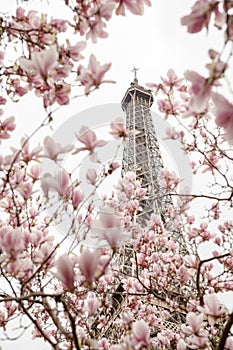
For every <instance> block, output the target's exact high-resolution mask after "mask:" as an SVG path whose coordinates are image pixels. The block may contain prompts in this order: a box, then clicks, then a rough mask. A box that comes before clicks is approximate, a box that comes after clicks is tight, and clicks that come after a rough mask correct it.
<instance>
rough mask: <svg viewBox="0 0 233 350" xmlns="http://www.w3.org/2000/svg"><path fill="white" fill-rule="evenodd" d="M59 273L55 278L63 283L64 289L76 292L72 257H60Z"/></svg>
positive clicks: (57, 264)
mask: <svg viewBox="0 0 233 350" xmlns="http://www.w3.org/2000/svg"><path fill="white" fill-rule="evenodd" d="M56 267H57V272H56V274H55V276H56V277H57V278H58V279H59V280H60V281H61V282H62V284H63V285H64V287H65V288H66V289H67V290H69V291H73V290H74V280H75V278H74V267H73V263H72V261H71V259H70V257H69V256H68V255H67V254H63V255H62V256H60V257H59V258H58V260H57V262H56Z"/></svg>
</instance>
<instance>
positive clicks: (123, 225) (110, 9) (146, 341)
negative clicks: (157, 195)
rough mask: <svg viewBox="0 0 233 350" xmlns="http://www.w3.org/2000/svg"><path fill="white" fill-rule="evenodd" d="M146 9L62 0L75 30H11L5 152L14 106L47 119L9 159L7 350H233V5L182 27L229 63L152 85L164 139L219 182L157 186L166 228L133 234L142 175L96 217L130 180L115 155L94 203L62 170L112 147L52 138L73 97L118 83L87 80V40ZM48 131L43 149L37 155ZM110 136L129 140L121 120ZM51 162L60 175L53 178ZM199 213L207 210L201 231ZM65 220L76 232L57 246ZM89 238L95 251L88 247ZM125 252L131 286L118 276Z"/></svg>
mask: <svg viewBox="0 0 233 350" xmlns="http://www.w3.org/2000/svg"><path fill="white" fill-rule="evenodd" d="M61 4H62V2H61ZM23 5H24V4H23V3H22V6H23ZM145 5H148V6H150V5H151V4H150V1H149V0H130V1H129V0H111V1H107V0H101V1H100V0H96V1H95V0H87V1H78V0H77V1H71V0H70V1H69V0H65V1H64V3H63V6H64V7H65V8H66V9H67V10H68V11H70V14H71V16H70V18H69V20H64V19H57V18H49V16H48V15H46V14H41V13H38V12H36V11H32V10H30V11H29V10H27V9H24V8H23V7H20V6H19V7H18V8H17V9H16V12H15V13H14V14H12V15H9V14H2V16H1V43H0V44H1V52H0V58H1V68H0V71H1V97H0V103H1V105H2V108H1V117H0V118H1V119H0V123H1V124H0V125H1V127H0V139H1V145H2V146H3V147H4V142H8V141H9V140H8V141H6V139H10V138H11V137H12V135H13V133H14V129H15V127H16V123H17V122H19V121H18V119H17V115H15V116H14V117H13V116H8V115H7V104H8V103H9V101H10V100H11V101H13V102H15V103H17V101H19V100H20V101H21V100H22V98H23V97H24V96H25V95H27V94H32V93H35V94H36V96H37V97H38V99H40V101H41V103H42V105H43V108H44V115H43V116H41V118H42V119H41V124H40V126H39V127H38V128H37V129H36V130H35V131H34V132H33V134H32V135H30V136H28V137H23V138H22V140H21V148H20V149H18V148H15V147H11V151H10V152H9V154H5V153H2V154H1V155H0V174H1V176H0V191H1V200H0V207H1V220H0V251H1V256H0V269H1V291H0V324H1V328H2V338H3V337H4V338H5V339H6V340H10V339H18V337H20V336H21V335H22V334H23V333H24V331H25V330H26V329H27V328H30V329H31V334H32V337H33V338H42V339H43V340H44V341H45V342H46V343H47V344H48V346H49V347H50V348H52V349H112V350H118V349H135V350H136V349H147V348H148V349H173V348H174V349H175V348H177V349H179V350H185V349H233V336H232V333H231V328H232V324H233V309H230V308H229V307H228V308H227V307H226V306H225V304H224V302H223V300H224V298H220V297H222V295H224V293H226V292H230V291H233V274H232V269H233V257H232V249H233V246H232V244H233V238H232V229H233V223H232V221H231V220H230V218H231V215H232V212H231V210H232V197H233V182H232V164H231V162H232V159H233V154H232V148H231V145H232V143H233V104H232V103H231V102H230V100H231V93H232V87H231V76H230V74H231V59H232V40H233V15H232V13H233V2H232V1H230V0H224V1H223V0H222V1H220V0H219V1H217V0H198V1H196V3H194V5H193V7H192V9H191V10H190V14H188V15H187V16H185V17H183V18H182V19H181V24H182V25H184V26H186V27H187V30H188V32H189V33H191V34H195V33H197V32H200V31H201V30H206V31H207V32H208V31H211V30H212V29H213V28H212V27H213V26H216V27H217V28H218V30H219V31H221V33H222V48H221V50H220V51H219V52H216V51H214V50H213V49H211V48H210V50H209V60H208V62H206V75H205V76H202V75H200V74H199V73H197V72H194V71H191V70H190V71H187V72H186V73H185V75H184V76H183V77H177V75H176V74H175V72H174V71H173V70H169V71H168V73H167V76H166V77H164V78H162V80H161V81H160V82H156V83H150V84H148V86H150V87H152V88H153V89H154V91H155V96H156V100H157V103H158V108H159V110H160V112H161V113H162V114H163V115H164V116H165V118H168V117H169V118H170V120H171V123H172V125H173V128H170V129H169V130H167V137H168V138H170V139H174V140H179V142H180V144H181V145H182V148H183V150H184V151H185V152H186V153H187V154H188V155H189V157H190V160H191V166H192V171H193V174H194V175H195V176H196V177H197V178H198V176H200V179H202V180H203V179H206V177H207V178H208V181H209V187H208V188H207V190H206V192H202V193H201V192H195V193H192V192H186V193H180V192H179V182H180V181H181V180H180V179H178V178H177V177H176V175H175V174H174V173H172V172H169V171H168V170H166V169H164V170H163V171H162V172H161V174H160V184H161V186H162V187H164V188H165V189H166V190H167V191H169V193H170V195H171V196H172V198H173V199H174V205H172V206H169V207H168V208H167V211H168V214H169V218H170V219H169V220H168V221H167V222H163V221H162V220H161V218H160V216H159V215H158V214H152V216H151V219H150V220H149V221H148V222H147V224H146V225H143V226H142V225H140V224H139V223H138V222H137V221H135V216H136V215H137V213H139V212H140V210H142V209H141V208H140V201H141V200H143V199H145V198H146V196H147V189H144V188H142V186H141V184H140V182H139V181H138V180H137V179H136V177H135V174H134V173H127V174H126V175H125V176H124V177H123V178H122V179H120V180H119V182H118V185H116V188H115V189H114V191H113V193H112V194H111V196H107V195H103V196H102V198H101V203H99V202H98V203H96V200H95V194H96V191H97V189H98V187H99V186H100V185H101V184H102V182H103V181H104V180H105V179H106V178H107V177H108V176H109V175H111V174H112V173H113V172H114V171H115V170H116V169H117V168H118V167H119V166H120V164H118V163H117V161H116V157H115V156H114V154H113V158H112V161H109V162H108V163H107V164H102V165H101V164H100V166H99V170H98V171H96V170H95V169H94V168H93V169H87V171H86V175H85V176H86V182H87V183H89V185H90V186H91V188H92V190H91V191H90V192H89V193H88V194H87V193H84V192H83V191H82V189H81V186H80V179H79V178H77V176H75V172H73V171H68V170H67V169H66V167H65V165H64V164H65V163H64V162H63V157H64V155H67V154H69V156H70V157H71V158H72V157H77V155H80V154H84V155H85V156H86V157H90V158H91V160H92V161H93V162H99V160H98V157H97V152H96V150H97V148H98V149H101V147H103V146H104V145H106V141H104V140H101V139H98V137H97V135H96V133H95V132H94V131H93V130H91V129H90V128H87V127H86V126H85V125H84V126H83V127H82V128H81V129H80V130H77V135H76V136H77V142H76V143H75V144H74V145H73V144H72V145H65V146H64V145H61V144H58V143H57V142H56V141H55V140H53V138H51V137H50V136H49V135H46V130H47V129H46V127H49V126H51V125H52V124H53V114H54V111H55V110H56V109H57V108H58V106H60V107H59V108H63V109H64V111H65V105H67V104H69V101H70V99H71V98H73V97H74V96H75V91H76V90H77V85H78V88H79V89H84V93H85V94H86V95H88V94H90V93H91V92H92V91H93V90H95V89H96V88H98V87H99V86H100V85H101V84H102V83H104V82H106V81H108V80H105V73H106V72H107V71H108V70H109V68H110V64H100V63H99V62H98V60H97V59H96V57H95V56H94V55H91V56H90V59H89V63H88V66H87V67H85V66H83V65H81V64H80V60H81V59H82V58H83V49H84V48H85V46H86V45H87V42H88V40H90V39H91V40H92V41H93V42H96V40H100V38H105V37H106V36H107V33H106V32H105V27H106V22H107V21H109V20H110V19H111V17H112V16H113V15H114V14H117V15H123V16H124V15H125V14H126V13H127V11H131V12H132V13H133V14H135V15H142V14H143V11H144V6H145ZM73 33H74V34H75V35H76V37H78V38H79V39H80V40H79V41H78V42H77V43H76V44H71V43H70V41H69V39H68V37H69V38H70V37H71V35H72V34H73ZM12 57H14V59H12ZM74 88H75V89H74ZM25 101H26V99H25ZM40 130H44V140H43V141H42V143H41V145H39V146H38V147H35V148H33V147H32V146H31V145H30V143H31V141H32V139H33V137H34V136H35V135H36V133H37V132H39V131H40ZM109 131H110V133H111V135H112V137H113V138H115V139H117V140H120V141H122V142H127V138H128V137H129V136H131V135H132V132H131V131H128V130H127V129H126V128H125V126H124V123H123V122H122V121H121V120H116V121H112V123H111V126H110V130H109ZM12 146H13V145H12ZM2 149H3V148H2ZM2 152H3V151H2ZM45 160H47V161H49V162H50V164H51V168H52V165H55V166H56V169H57V171H56V172H55V173H54V172H52V171H51V172H49V171H47V172H46V173H45V172H43V170H42V164H43V163H44V161H45ZM46 169H48V167H47V168H46ZM206 174H207V175H208V176H206ZM196 207H201V208H202V212H201V215H200V217H197V216H196V215H195V208H196ZM67 217H68V218H69V220H67ZM64 218H65V219H64ZM63 220H67V221H66V222H67V224H66V225H65V228H64V230H63V234H62V236H61V235H60V236H57V235H55V234H54V231H56V225H58V224H59V222H60V223H61V222H63ZM171 230H175V231H176V232H178V233H179V236H180V237H181V238H182V239H181V241H182V242H186V246H185V249H184V248H182V249H181V245H180V243H179V242H178V241H175V240H174V239H172V237H171ZM90 235H92V236H93V237H94V238H95V241H96V242H97V243H98V242H101V244H99V247H97V246H96V247H94V246H93V247H92V249H90V248H88V247H87V245H85V244H83V242H84V241H85V239H86V237H87V236H90ZM57 237H60V238H57ZM67 242H68V244H67ZM103 242H104V243H103ZM207 243H208V244H207ZM97 245H98V244H97ZM67 247H68V248H67ZM127 247H130V248H132V253H131V255H130V260H131V261H130V268H131V271H132V273H131V274H130V275H127V273H126V270H125V269H124V268H122V266H121V264H120V263H119V262H121V261H122V260H121V254H123V253H124V252H125V251H126V250H127ZM207 247H208V248H207ZM206 249H207V250H208V255H207V254H203V251H204V250H206ZM119 287H120V288H119ZM117 301H118V306H116V303H117ZM114 303H115V304H114ZM163 305H166V307H163ZM161 307H162V309H161ZM115 316H117V317H115ZM12 323H13V325H14V329H15V330H16V333H14V331H13V330H12ZM168 324H172V325H173V327H168ZM109 325H110V328H109ZM105 329H108V331H106V332H105V331H104V330H105Z"/></svg>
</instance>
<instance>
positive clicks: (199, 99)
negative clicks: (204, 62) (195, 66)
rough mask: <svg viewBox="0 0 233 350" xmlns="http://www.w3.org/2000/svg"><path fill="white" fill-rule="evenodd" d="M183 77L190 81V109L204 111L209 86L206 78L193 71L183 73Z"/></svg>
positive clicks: (208, 95)
mask: <svg viewBox="0 0 233 350" xmlns="http://www.w3.org/2000/svg"><path fill="white" fill-rule="evenodd" d="M185 77H186V79H187V80H189V81H190V82H191V83H192V86H191V101H190V107H191V108H190V109H191V111H193V112H194V113H203V112H205V111H206V108H207V106H208V101H209V98H210V92H211V86H208V83H207V80H206V79H205V78H204V77H202V76H201V75H200V74H198V73H196V72H194V71H188V72H186V73H185Z"/></svg>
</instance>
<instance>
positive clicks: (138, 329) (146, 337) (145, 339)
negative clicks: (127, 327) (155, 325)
mask: <svg viewBox="0 0 233 350" xmlns="http://www.w3.org/2000/svg"><path fill="white" fill-rule="evenodd" d="M132 336H133V343H134V344H135V347H136V349H141V348H144V347H146V346H149V345H150V328H149V326H148V324H147V323H146V322H145V321H144V320H139V321H136V322H134V323H133V325H132Z"/></svg>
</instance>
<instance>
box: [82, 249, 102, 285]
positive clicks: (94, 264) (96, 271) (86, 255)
mask: <svg viewBox="0 0 233 350" xmlns="http://www.w3.org/2000/svg"><path fill="white" fill-rule="evenodd" d="M99 260H100V254H99V251H98V250H95V251H94V252H91V251H90V250H89V249H84V250H83V251H82V253H81V255H80V256H79V259H78V263H79V268H80V270H81V272H82V274H83V275H84V277H85V279H86V281H87V282H88V283H92V282H93V281H94V280H95V279H96V278H98V276H99V275H100V268H99V266H98V265H99Z"/></svg>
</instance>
